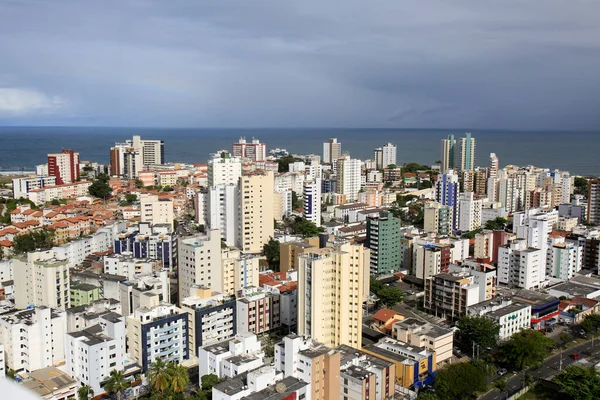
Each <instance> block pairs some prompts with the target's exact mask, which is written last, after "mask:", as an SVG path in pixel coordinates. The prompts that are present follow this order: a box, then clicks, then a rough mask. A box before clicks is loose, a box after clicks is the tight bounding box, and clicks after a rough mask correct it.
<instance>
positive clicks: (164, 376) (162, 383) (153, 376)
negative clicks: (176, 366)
mask: <svg viewBox="0 0 600 400" xmlns="http://www.w3.org/2000/svg"><path fill="white" fill-rule="evenodd" d="M167 367H168V366H167V364H166V363H165V362H164V361H163V360H162V359H160V358H159V359H157V360H156V361H154V362H152V363H150V367H149V368H148V380H149V381H150V387H151V388H152V390H153V391H155V392H157V393H159V394H161V395H162V394H163V393H164V392H165V390H167V389H169V387H170V385H171V377H170V374H169V371H168V369H167Z"/></svg>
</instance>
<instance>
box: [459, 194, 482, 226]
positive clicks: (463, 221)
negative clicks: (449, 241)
mask: <svg viewBox="0 0 600 400" xmlns="http://www.w3.org/2000/svg"><path fill="white" fill-rule="evenodd" d="M482 206H483V202H482V200H480V199H475V197H474V196H473V193H471V192H467V193H461V194H460V196H459V197H458V226H457V227H458V230H459V231H461V232H470V231H473V230H475V229H478V228H480V227H481V210H482Z"/></svg>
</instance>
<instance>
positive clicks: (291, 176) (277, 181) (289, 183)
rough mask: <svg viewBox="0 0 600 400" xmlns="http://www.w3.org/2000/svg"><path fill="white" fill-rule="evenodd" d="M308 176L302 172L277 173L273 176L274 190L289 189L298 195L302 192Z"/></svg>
mask: <svg viewBox="0 0 600 400" xmlns="http://www.w3.org/2000/svg"><path fill="white" fill-rule="evenodd" d="M307 179H308V177H307V176H306V175H305V174H304V171H302V172H284V173H277V174H275V176H274V187H275V191H276V192H281V191H284V190H291V191H293V192H296V193H297V194H298V195H299V196H300V195H301V194H302V188H303V186H304V182H305V181H306V180H307Z"/></svg>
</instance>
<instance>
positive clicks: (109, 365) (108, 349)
mask: <svg viewBox="0 0 600 400" xmlns="http://www.w3.org/2000/svg"><path fill="white" fill-rule="evenodd" d="M61 340H64V343H65V354H66V360H67V365H66V372H67V373H68V374H69V375H71V376H72V377H74V378H75V379H77V380H78V381H79V382H80V383H81V384H82V385H88V386H90V387H91V388H92V390H93V391H94V393H103V392H104V389H102V387H101V383H102V382H103V381H104V380H105V379H106V378H107V377H108V376H109V375H110V371H112V370H117V371H123V369H124V367H125V358H126V349H125V321H124V318H123V317H122V316H121V315H119V314H116V313H114V312H110V313H106V314H104V315H102V316H101V317H99V318H98V324H96V325H92V326H89V327H86V328H85V329H82V330H80V331H74V332H70V333H68V334H66V335H65V337H64V338H62V339H61Z"/></svg>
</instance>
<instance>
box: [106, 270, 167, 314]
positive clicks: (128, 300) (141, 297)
mask: <svg viewBox="0 0 600 400" xmlns="http://www.w3.org/2000/svg"><path fill="white" fill-rule="evenodd" d="M107 276H108V275H107ZM113 276H114V275H113ZM170 297H171V279H170V278H169V274H168V272H167V271H164V270H163V271H160V272H154V273H150V274H146V275H138V276H136V277H135V278H134V279H131V280H125V281H121V282H119V296H118V299H119V300H120V302H121V308H122V311H123V312H122V314H123V316H125V317H126V316H128V315H131V314H133V313H134V312H135V310H136V309H138V308H140V307H146V308H152V307H154V306H157V305H159V304H161V303H162V302H165V301H169V299H170Z"/></svg>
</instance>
